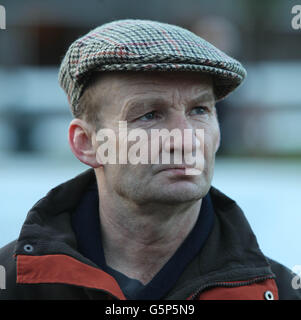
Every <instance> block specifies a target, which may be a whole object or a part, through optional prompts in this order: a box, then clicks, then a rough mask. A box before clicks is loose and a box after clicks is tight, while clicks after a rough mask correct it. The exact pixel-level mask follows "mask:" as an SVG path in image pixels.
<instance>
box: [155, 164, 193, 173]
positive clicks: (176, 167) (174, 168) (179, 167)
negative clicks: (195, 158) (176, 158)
mask: <svg viewBox="0 0 301 320" xmlns="http://www.w3.org/2000/svg"><path fill="white" fill-rule="evenodd" d="M189 168H190V169H191V168H193V167H192V166H185V165H165V166H160V167H158V168H156V169H155V173H158V172H162V171H175V172H177V171H178V172H181V171H183V172H185V170H186V169H189Z"/></svg>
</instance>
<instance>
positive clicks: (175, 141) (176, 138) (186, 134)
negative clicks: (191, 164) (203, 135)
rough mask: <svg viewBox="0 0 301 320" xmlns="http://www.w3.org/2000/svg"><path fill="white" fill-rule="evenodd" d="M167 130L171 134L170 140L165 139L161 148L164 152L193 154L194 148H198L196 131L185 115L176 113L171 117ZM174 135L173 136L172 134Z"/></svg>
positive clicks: (198, 142)
mask: <svg viewBox="0 0 301 320" xmlns="http://www.w3.org/2000/svg"><path fill="white" fill-rule="evenodd" d="M167 130H168V131H169V133H170V134H171V135H170V136H171V138H170V139H165V141H164V142H163V148H164V149H165V152H170V153H173V152H178V151H181V152H182V154H185V153H186V152H189V153H193V154H194V153H195V151H196V148H198V147H199V146H200V141H199V139H198V138H197V136H196V131H195V128H194V127H193V125H192V124H191V122H190V120H189V119H187V117H186V115H185V113H184V112H183V113H182V112H178V113H177V114H175V115H173V116H172V117H171V118H170V119H169V121H168V123H167ZM172 133H174V134H172Z"/></svg>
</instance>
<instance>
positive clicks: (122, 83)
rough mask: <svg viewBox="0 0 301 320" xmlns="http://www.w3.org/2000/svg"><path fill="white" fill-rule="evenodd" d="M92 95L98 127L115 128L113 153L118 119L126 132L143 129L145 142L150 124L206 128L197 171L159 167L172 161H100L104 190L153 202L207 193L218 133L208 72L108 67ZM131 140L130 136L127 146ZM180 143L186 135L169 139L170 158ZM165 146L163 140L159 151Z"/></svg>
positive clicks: (177, 200) (190, 198)
mask: <svg viewBox="0 0 301 320" xmlns="http://www.w3.org/2000/svg"><path fill="white" fill-rule="evenodd" d="M93 100H94V102H95V101H99V104H100V109H99V110H100V111H99V118H100V119H101V128H108V129H112V130H113V131H114V132H115V133H116V138H117V141H116V142H117V153H118V144H119V142H120V141H119V140H118V139H119V135H118V133H119V122H120V121H126V123H127V130H128V133H130V132H131V130H133V129H143V130H144V131H145V132H146V133H147V135H146V137H147V138H146V140H147V141H145V142H144V143H145V144H147V143H148V146H151V132H152V130H153V129H158V130H161V129H167V130H169V131H172V130H173V129H179V130H181V132H184V129H190V130H192V132H195V131H196V129H203V130H204V141H203V144H202V143H201V144H202V146H203V147H202V154H203V157H204V164H203V170H202V172H201V174H199V175H187V174H185V173H184V170H183V169H169V170H163V169H165V168H168V167H170V166H168V165H166V164H162V162H161V164H160V163H159V164H158V163H150V162H148V164H131V163H127V164H118V163H117V164H104V165H103V168H101V169H99V168H98V169H96V170H103V173H102V181H101V183H102V184H105V186H106V189H107V191H108V192H113V193H114V192H115V193H117V194H118V195H119V196H122V197H124V198H125V199H127V200H129V201H130V202H134V203H136V204H140V205H141V204H146V203H152V202H156V203H170V204H174V203H183V202H187V201H195V200H198V199H200V198H202V197H204V196H205V195H206V193H207V192H208V190H209V188H210V185H211V180H212V176H213V169H214V160H215V153H216V151H217V149H218V146H219V139H220V131H219V125H218V120H217V116H216V110H215V100H214V94H213V86H212V80H211V78H210V77H209V76H200V74H198V73H193V72H191V73H190V72H177V73H175V72H174V73H164V72H162V73H161V72H149V73H148V72H132V73H106V74H104V75H103V76H102V77H101V78H100V80H99V81H98V83H97V84H96V87H95V90H94V96H93ZM171 141H172V140H171ZM134 143H135V142H128V149H129V148H130V147H131V145H133V144H134ZM144 143H143V144H144ZM191 143H192V149H191V150H192V151H193V150H194V151H195V150H196V148H197V147H198V145H197V140H196V139H194V140H192V141H191V142H190V144H191ZM184 144H185V141H183V143H182V145H181V146H179V145H177V144H176V143H174V144H173V143H172V142H171V145H170V149H169V152H170V155H171V161H172V159H173V157H172V155H173V154H174V153H175V152H176V149H177V148H179V147H183V150H185V145H184ZM165 147H166V146H164V142H163V141H161V143H160V145H159V149H158V150H159V157H160V154H161V153H162V152H163V150H165V149H166V148H165ZM150 152H151V150H150ZM117 156H118V154H117ZM117 158H118V157H117ZM160 159H162V158H161V157H160ZM171 163H173V162H171ZM183 164H184V165H185V163H184V162H183Z"/></svg>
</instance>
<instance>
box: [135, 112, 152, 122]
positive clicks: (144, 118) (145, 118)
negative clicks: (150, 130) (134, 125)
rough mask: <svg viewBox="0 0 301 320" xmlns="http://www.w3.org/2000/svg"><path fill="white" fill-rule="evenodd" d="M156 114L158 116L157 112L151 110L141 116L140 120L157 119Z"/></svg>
mask: <svg viewBox="0 0 301 320" xmlns="http://www.w3.org/2000/svg"><path fill="white" fill-rule="evenodd" d="M155 116H156V112H155V111H151V112H148V113H146V114H145V115H143V116H142V117H140V118H139V120H142V121H148V120H153V119H155Z"/></svg>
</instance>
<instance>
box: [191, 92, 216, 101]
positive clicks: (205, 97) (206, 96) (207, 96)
mask: <svg viewBox="0 0 301 320" xmlns="http://www.w3.org/2000/svg"><path fill="white" fill-rule="evenodd" d="M212 101H213V102H215V97H214V95H213V93H210V92H202V93H200V94H198V95H196V96H195V97H193V98H192V99H191V103H192V104H197V103H200V102H212Z"/></svg>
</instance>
